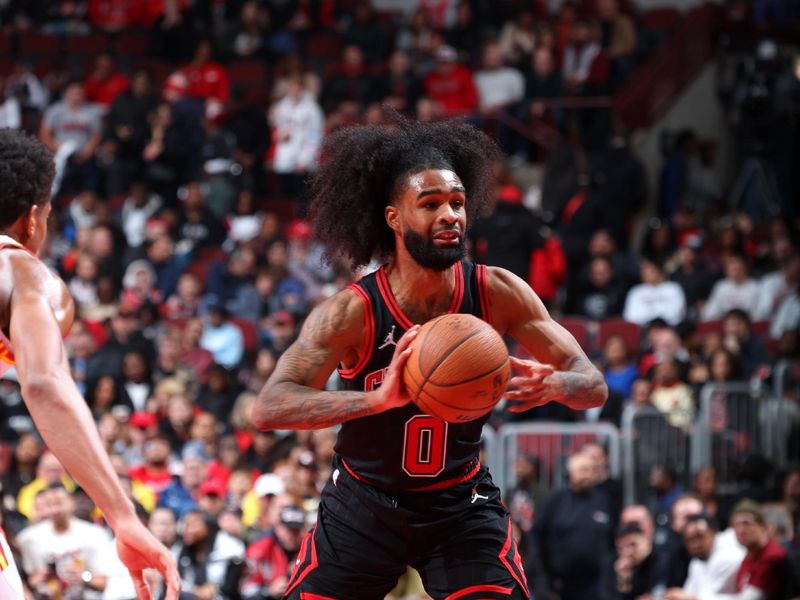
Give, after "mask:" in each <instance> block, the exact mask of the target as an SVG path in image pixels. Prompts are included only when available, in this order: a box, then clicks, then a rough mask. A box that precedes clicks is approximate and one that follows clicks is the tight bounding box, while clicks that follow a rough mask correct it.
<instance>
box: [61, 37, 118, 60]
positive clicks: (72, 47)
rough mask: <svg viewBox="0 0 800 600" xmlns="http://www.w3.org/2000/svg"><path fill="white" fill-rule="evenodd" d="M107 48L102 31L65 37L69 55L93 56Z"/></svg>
mask: <svg viewBox="0 0 800 600" xmlns="http://www.w3.org/2000/svg"><path fill="white" fill-rule="evenodd" d="M107 49H108V39H107V38H106V36H105V35H103V34H102V33H90V34H88V35H76V36H71V37H68V38H67V54H68V55H69V56H70V57H72V56H83V57H95V56H97V55H98V54H102V53H103V52H105V51H106V50H107Z"/></svg>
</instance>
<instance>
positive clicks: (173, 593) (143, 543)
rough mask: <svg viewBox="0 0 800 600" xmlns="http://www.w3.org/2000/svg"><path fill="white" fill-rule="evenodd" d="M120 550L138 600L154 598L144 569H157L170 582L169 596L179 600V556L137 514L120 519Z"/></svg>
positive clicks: (170, 598) (120, 556) (168, 587)
mask: <svg viewBox="0 0 800 600" xmlns="http://www.w3.org/2000/svg"><path fill="white" fill-rule="evenodd" d="M114 534H115V535H116V536H117V554H118V555H119V558H120V560H121V561H122V562H123V563H124V564H125V566H126V567H127V568H128V571H130V574H131V578H132V579H133V583H134V586H135V587H136V596H137V598H138V600H151V595H150V589H149V588H148V586H147V583H146V582H145V578H144V574H143V571H144V569H156V570H157V571H158V572H159V573H161V576H162V577H163V578H164V581H165V582H166V584H167V595H166V597H165V600H178V594H179V593H180V591H181V578H180V575H179V574H178V567H177V566H176V565H175V559H174V558H173V557H172V554H170V552H169V550H167V549H166V548H165V547H164V546H163V545H162V544H161V543H160V542H159V541H158V540H157V539H156V538H155V537H153V535H152V534H151V533H150V532H149V531H148V530H147V528H146V527H145V526H144V525H142V523H141V522H140V521H139V520H138V519H137V518H136V517H132V518H130V519H126V521H124V522H123V523H116V524H115V527H114Z"/></svg>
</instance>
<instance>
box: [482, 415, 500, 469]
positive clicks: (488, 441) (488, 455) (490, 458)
mask: <svg viewBox="0 0 800 600" xmlns="http://www.w3.org/2000/svg"><path fill="white" fill-rule="evenodd" d="M481 444H482V445H483V457H482V459H481V462H482V463H483V464H484V465H486V467H488V468H489V472H490V473H491V474H492V478H493V479H495V474H496V473H497V471H498V469H499V468H500V466H499V464H498V460H497V459H498V456H499V454H500V453H499V452H498V450H497V432H495V430H494V428H493V427H492V426H491V425H489V424H488V423H487V424H486V425H484V426H483V430H482V431H481Z"/></svg>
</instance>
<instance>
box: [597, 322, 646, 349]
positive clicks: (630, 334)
mask: <svg viewBox="0 0 800 600" xmlns="http://www.w3.org/2000/svg"><path fill="white" fill-rule="evenodd" d="M613 335H618V336H620V337H622V339H624V340H625V343H626V344H627V345H628V349H629V350H630V351H631V352H634V353H635V352H638V350H639V345H640V342H641V338H642V328H641V327H639V325H637V324H636V323H629V322H628V321H625V320H624V319H619V318H613V319H605V320H604V321H599V322H598V324H597V339H596V341H595V348H596V349H597V350H598V351H602V349H603V346H605V345H606V342H607V341H608V338H610V337H611V336H613Z"/></svg>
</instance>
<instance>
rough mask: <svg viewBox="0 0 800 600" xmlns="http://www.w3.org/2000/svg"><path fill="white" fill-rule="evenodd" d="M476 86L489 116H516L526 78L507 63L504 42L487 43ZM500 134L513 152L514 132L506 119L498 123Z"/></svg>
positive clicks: (476, 77) (483, 107) (483, 111)
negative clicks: (502, 43)
mask: <svg viewBox="0 0 800 600" xmlns="http://www.w3.org/2000/svg"><path fill="white" fill-rule="evenodd" d="M474 79H475V87H476V89H477V90H478V105H479V107H480V110H481V113H483V115H484V116H486V117H499V118H502V115H504V114H505V115H512V114H515V113H516V112H517V105H518V103H519V102H520V101H521V100H522V98H523V96H524V94H525V80H524V78H523V77H522V73H520V72H519V71H518V70H517V69H515V68H513V67H508V66H505V65H504V64H503V54H502V52H501V50H500V44H498V43H497V42H496V41H494V40H490V41H488V42H486V43H485V44H484V46H483V56H482V60H481V67H480V69H478V71H477V72H476V73H475V78H474ZM497 128H498V132H497V136H498V139H499V141H500V145H501V147H502V148H503V149H504V150H505V151H506V153H509V152H513V150H514V149H515V147H516V146H517V145H518V144H516V142H515V141H514V144H513V146H512V139H511V134H512V131H511V130H510V129H508V128H507V127H506V126H505V125H504V123H503V122H502V120H500V122H499V124H498V125H497Z"/></svg>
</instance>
